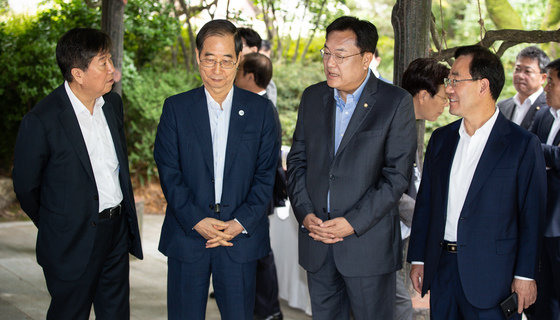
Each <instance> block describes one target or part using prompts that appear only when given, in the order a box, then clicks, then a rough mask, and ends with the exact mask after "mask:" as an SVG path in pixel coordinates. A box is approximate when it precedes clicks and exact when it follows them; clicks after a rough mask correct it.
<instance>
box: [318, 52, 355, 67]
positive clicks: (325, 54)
mask: <svg viewBox="0 0 560 320" xmlns="http://www.w3.org/2000/svg"><path fill="white" fill-rule="evenodd" d="M320 52H321V57H323V60H324V61H327V60H329V58H330V57H333V59H334V61H335V62H336V63H337V64H342V63H343V62H344V59H346V58H350V57H353V56H357V55H359V54H362V53H363V52H358V53H355V54H351V55H349V56H340V55H338V54H334V53H330V52H328V51H326V50H325V48H323V49H321V50H320Z"/></svg>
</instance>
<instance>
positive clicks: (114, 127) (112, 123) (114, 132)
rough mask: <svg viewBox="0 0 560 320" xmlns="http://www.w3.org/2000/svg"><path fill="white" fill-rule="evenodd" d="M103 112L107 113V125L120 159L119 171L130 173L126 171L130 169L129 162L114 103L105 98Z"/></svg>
mask: <svg viewBox="0 0 560 320" xmlns="http://www.w3.org/2000/svg"><path fill="white" fill-rule="evenodd" d="M103 114H105V119H106V120H107V125H108V126H109V131H110V132H111V137H112V138H113V145H114V148H115V152H116V153H117V159H118V160H119V173H128V172H126V171H127V170H128V164H127V163H126V157H125V154H124V152H123V150H124V148H123V145H122V143H123V142H122V141H121V138H120V134H119V126H118V124H117V118H116V115H115V109H114V106H113V105H112V103H110V102H109V101H107V100H105V105H104V106H103ZM123 170H124V171H123Z"/></svg>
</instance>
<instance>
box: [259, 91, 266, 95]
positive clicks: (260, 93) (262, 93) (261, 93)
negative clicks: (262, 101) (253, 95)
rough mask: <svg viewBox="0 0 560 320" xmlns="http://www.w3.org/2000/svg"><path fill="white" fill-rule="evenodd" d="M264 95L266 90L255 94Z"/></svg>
mask: <svg viewBox="0 0 560 320" xmlns="http://www.w3.org/2000/svg"><path fill="white" fill-rule="evenodd" d="M265 93H266V90H263V91H261V92H259V93H257V94H258V95H259V96H264V94H265Z"/></svg>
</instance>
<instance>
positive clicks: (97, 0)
mask: <svg viewBox="0 0 560 320" xmlns="http://www.w3.org/2000/svg"><path fill="white" fill-rule="evenodd" d="M84 1H85V2H86V6H87V7H88V8H92V9H93V8H99V7H101V2H102V0H84Z"/></svg>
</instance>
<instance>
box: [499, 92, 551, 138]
mask: <svg viewBox="0 0 560 320" xmlns="http://www.w3.org/2000/svg"><path fill="white" fill-rule="evenodd" d="M497 105H498V108H499V109H500V112H501V113H502V114H503V115H504V116H505V117H506V118H507V119H508V120H513V113H514V111H515V102H514V101H513V97H511V98H509V99H505V100H502V101H500V102H498V104H497ZM543 106H546V93H545V92H544V91H543V93H541V94H540V95H539V96H538V98H537V100H535V103H533V104H532V105H531V109H529V111H527V114H526V115H525V118H523V121H521V124H520V126H521V127H523V128H525V129H527V130H529V128H530V127H531V125H532V124H533V120H534V118H535V114H536V113H537V111H539V109H540V108H541V107H543Z"/></svg>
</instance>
